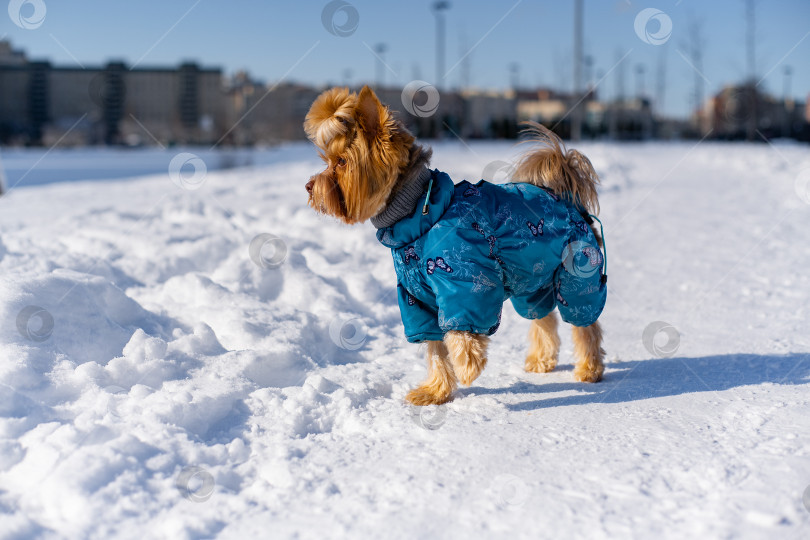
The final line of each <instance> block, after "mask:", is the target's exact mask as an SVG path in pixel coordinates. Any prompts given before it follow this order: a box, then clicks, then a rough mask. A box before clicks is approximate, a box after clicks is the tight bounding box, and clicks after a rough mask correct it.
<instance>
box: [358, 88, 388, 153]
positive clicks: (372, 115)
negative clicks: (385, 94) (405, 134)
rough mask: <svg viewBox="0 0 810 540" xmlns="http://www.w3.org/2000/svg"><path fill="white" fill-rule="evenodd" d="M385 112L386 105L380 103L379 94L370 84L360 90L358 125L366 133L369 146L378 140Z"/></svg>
mask: <svg viewBox="0 0 810 540" xmlns="http://www.w3.org/2000/svg"><path fill="white" fill-rule="evenodd" d="M384 113H385V106H384V105H383V104H382V103H380V100H379V99H377V96H376V95H374V92H373V91H372V90H371V88H369V87H368V85H366V86H364V87H363V89H362V90H360V95H359V96H357V108H356V116H355V119H356V120H357V125H358V127H359V128H360V130H361V131H362V132H363V133H364V134H365V136H366V141H367V142H368V144H369V146H371V144H372V143H373V142H374V141H375V140H377V137H378V136H379V134H380V132H381V131H382V127H383V126H382V118H383V115H384Z"/></svg>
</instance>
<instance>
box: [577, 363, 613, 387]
mask: <svg viewBox="0 0 810 540" xmlns="http://www.w3.org/2000/svg"><path fill="white" fill-rule="evenodd" d="M604 372H605V366H604V365H602V363H601V362H583V363H581V364H577V366H576V367H575V368H574V378H575V379H576V380H578V381H579V382H588V383H595V382H599V381H601V380H602V374H603V373H604Z"/></svg>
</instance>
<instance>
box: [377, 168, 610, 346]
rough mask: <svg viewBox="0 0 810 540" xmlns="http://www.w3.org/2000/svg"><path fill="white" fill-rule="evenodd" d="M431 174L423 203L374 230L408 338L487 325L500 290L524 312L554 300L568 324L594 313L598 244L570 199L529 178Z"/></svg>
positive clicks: (601, 282)
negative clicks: (385, 251)
mask: <svg viewBox="0 0 810 540" xmlns="http://www.w3.org/2000/svg"><path fill="white" fill-rule="evenodd" d="M431 175H432V180H433V182H432V189H431V191H430V194H429V201H428V204H427V207H426V209H427V213H426V214H423V207H424V206H425V196H423V197H422V199H421V200H420V202H419V204H417V206H416V208H415V209H414V212H413V214H412V215H411V216H409V217H405V218H403V219H401V220H399V221H398V222H396V223H394V224H393V225H391V226H390V227H386V228H383V229H379V230H378V231H377V239H378V240H379V241H380V242H381V243H382V244H383V245H385V246H387V247H389V248H391V253H392V255H393V258H394V268H395V269H396V273H397V281H398V283H397V291H398V301H399V309H400V313H401V315H402V323H403V325H404V326H405V335H406V336H407V338H408V341H410V342H412V343H418V342H422V341H426V340H441V339H442V338H443V337H444V334H445V333H446V332H448V331H450V330H462V331H467V332H472V333H475V334H485V335H492V334H493V333H494V332H495V331H496V330H497V329H498V325H499V324H500V319H501V308H502V306H503V302H504V301H506V299H507V298H510V299H511V300H512V305H513V306H514V307H515V310H516V311H517V312H518V313H519V314H520V315H521V316H522V317H525V318H527V319H540V318H542V317H545V316H546V315H548V314H549V313H550V312H551V311H552V310H553V309H554V308H555V307H556V308H557V309H558V310H559V311H560V315H561V316H562V319H563V320H564V321H566V322H568V323H571V324H573V325H574V326H588V325H591V324H593V323H594V322H596V320H597V318H599V315H600V314H601V313H602V309H603V308H604V306H605V300H606V297H607V286H606V279H604V277H603V273H602V267H603V257H602V252H601V251H600V249H599V245H598V243H597V241H596V238H595V236H594V234H593V232H592V231H591V228H590V226H589V225H588V224H587V223H586V221H585V219H584V218H583V216H582V215H581V214H580V212H579V211H577V209H576V208H575V207H574V206H573V205H572V204H570V203H569V202H567V201H565V200H562V199H561V198H560V197H558V196H557V195H555V194H553V193H551V192H550V191H548V190H546V189H544V188H541V187H537V186H535V185H533V184H525V183H509V184H491V183H489V182H485V181H483V180H482V181H480V182H478V183H477V184H471V183H470V182H467V181H466V180H465V181H463V182H460V183H459V184H457V185H453V181H452V180H451V179H450V177H449V176H448V175H447V174H445V173H443V172H439V171H437V170H434V171H432V172H431ZM425 195H427V193H426V194H425Z"/></svg>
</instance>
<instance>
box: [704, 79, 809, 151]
mask: <svg viewBox="0 0 810 540" xmlns="http://www.w3.org/2000/svg"><path fill="white" fill-rule="evenodd" d="M695 116H702V117H704V118H705V119H706V120H707V122H708V123H709V125H710V126H711V129H712V136H713V137H716V138H722V139H757V140H759V139H761V138H762V137H765V138H768V139H770V138H773V137H799V138H805V137H806V131H807V122H808V120H807V118H806V116H807V113H806V111H805V105H804V104H802V103H796V102H795V101H794V100H793V99H781V100H780V99H777V98H775V97H773V96H771V95H768V94H765V93H764V92H762V91H760V90H759V88H758V87H757V85H755V84H753V83H747V84H741V85H731V86H726V87H725V88H723V89H722V90H721V91H720V92H718V93H717V94H716V95H714V96H713V97H712V98H711V99H710V100H709V101H708V102H707V103H706V105H705V107H704V109H703V110H702V111H699V112H698V113H696V115H695Z"/></svg>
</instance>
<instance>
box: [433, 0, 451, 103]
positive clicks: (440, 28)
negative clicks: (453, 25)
mask: <svg viewBox="0 0 810 540" xmlns="http://www.w3.org/2000/svg"><path fill="white" fill-rule="evenodd" d="M448 9H450V2H446V1H444V0H439V1H438V2H433V14H434V15H435V16H436V82H435V86H436V88H437V89H440V88H441V87H442V82H443V81H444V11H446V10H448Z"/></svg>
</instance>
